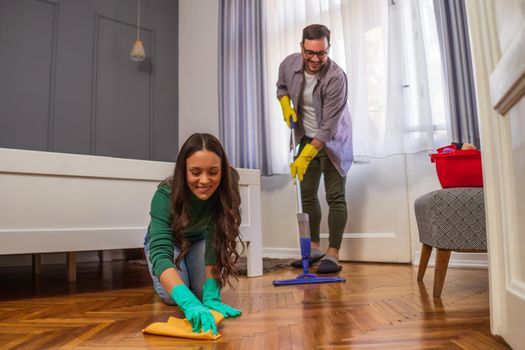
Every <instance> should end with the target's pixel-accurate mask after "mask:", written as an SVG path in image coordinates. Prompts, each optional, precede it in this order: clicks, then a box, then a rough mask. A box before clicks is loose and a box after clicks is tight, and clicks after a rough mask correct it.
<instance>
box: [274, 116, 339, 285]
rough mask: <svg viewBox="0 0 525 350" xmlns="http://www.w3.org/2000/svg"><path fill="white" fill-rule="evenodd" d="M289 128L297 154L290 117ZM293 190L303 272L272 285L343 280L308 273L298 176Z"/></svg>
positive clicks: (307, 242) (307, 240) (307, 239)
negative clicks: (295, 200) (295, 196)
mask: <svg viewBox="0 0 525 350" xmlns="http://www.w3.org/2000/svg"><path fill="white" fill-rule="evenodd" d="M290 128H291V130H292V144H293V150H294V151H293V156H294V158H295V157H296V156H297V148H296V145H295V133H294V122H293V120H292V119H291V118H290ZM294 182H295V191H296V194H297V223H298V224H299V239H300V245H301V260H302V263H303V273H302V274H300V275H298V276H297V277H296V278H292V279H287V280H274V281H273V285H274V286H287V285H292V284H313V283H329V282H345V279H344V278H343V277H340V276H335V277H319V276H317V275H316V274H313V273H308V258H309V257H310V253H311V245H310V221H309V218H308V214H307V213H303V202H302V198H301V182H300V181H299V177H296V178H295V180H294Z"/></svg>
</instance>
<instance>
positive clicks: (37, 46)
mask: <svg viewBox="0 0 525 350" xmlns="http://www.w3.org/2000/svg"><path fill="white" fill-rule="evenodd" d="M55 17H56V5H54V4H52V3H46V2H41V1H34V0H33V1H30V0H21V1H17V2H16V3H15V2H14V1H2V2H0V57H2V64H1V67H2V68H0V82H1V83H0V147H12V148H22V149H34V150H47V147H48V145H47V143H48V132H49V129H50V128H52V117H53V115H52V113H53V103H54V101H53V98H52V97H53V95H52V92H53V89H54V86H53V85H54V59H55V55H54V54H55V50H54V47H55V46H54V38H55V37H56V32H55V28H56V27H55V26H54V23H55V20H56V19H55Z"/></svg>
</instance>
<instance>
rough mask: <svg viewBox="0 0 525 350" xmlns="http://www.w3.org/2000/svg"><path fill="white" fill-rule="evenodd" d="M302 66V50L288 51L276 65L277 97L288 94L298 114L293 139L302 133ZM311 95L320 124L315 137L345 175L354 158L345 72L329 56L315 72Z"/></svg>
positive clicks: (299, 136)
mask: <svg viewBox="0 0 525 350" xmlns="http://www.w3.org/2000/svg"><path fill="white" fill-rule="evenodd" d="M303 69H304V66H303V56H302V54H301V53H294V54H291V55H290V56H288V57H286V58H285V59H284V61H283V62H282V63H281V65H280V66H279V80H278V81H277V98H278V99H280V98H281V97H282V96H284V95H288V96H289V97H290V100H291V101H292V102H293V106H294V108H295V109H296V112H297V115H298V123H297V125H296V128H295V137H296V140H301V138H302V137H303V136H304V128H303V125H302V123H301V111H300V110H297V108H298V106H300V104H299V102H300V98H301V95H302V90H303V84H304V71H303ZM313 99H314V109H315V116H316V119H317V122H318V128H319V131H318V132H317V134H316V135H315V136H314V138H316V139H318V140H319V141H321V142H323V143H324V147H325V150H326V153H327V155H328V157H329V158H330V160H331V161H332V163H333V164H334V166H335V167H336V168H337V170H338V171H339V173H340V174H341V176H346V173H348V170H350V166H351V165H352V161H353V160H354V154H353V147H352V120H351V118H350V110H349V108H348V104H347V99H348V87H347V79H346V74H345V72H344V71H343V70H342V69H341V68H340V67H339V66H338V65H337V64H336V63H335V62H334V61H332V60H330V58H328V62H326V64H325V65H324V66H323V68H322V69H321V71H320V72H319V74H318V75H317V85H316V86H315V88H314V91H313Z"/></svg>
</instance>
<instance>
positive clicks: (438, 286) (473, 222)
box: [414, 187, 487, 297]
mask: <svg viewBox="0 0 525 350" xmlns="http://www.w3.org/2000/svg"><path fill="white" fill-rule="evenodd" d="M414 209H415V212H416V221H417V226H418V229H419V240H420V242H421V243H423V246H422V249H421V260H420V263H419V270H418V274H417V280H418V281H421V280H423V276H424V275H425V271H426V268H427V265H428V260H429V258H430V254H431V253H432V248H436V249H437V254H436V268H435V273H434V296H435V297H439V296H441V290H442V289H443V283H444V282H445V275H446V273H447V268H448V262H449V259H450V252H451V251H458V252H478V253H479V252H486V251H487V234H486V228H485V200H484V196H483V188H481V187H454V188H447V189H443V190H437V191H433V192H430V193H427V194H425V195H422V196H421V197H419V198H417V199H416V201H415V202H414Z"/></svg>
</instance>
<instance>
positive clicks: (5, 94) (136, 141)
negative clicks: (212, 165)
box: [0, 0, 178, 161]
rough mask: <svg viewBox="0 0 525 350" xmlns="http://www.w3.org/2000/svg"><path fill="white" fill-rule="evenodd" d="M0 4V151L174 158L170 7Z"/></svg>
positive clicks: (174, 7)
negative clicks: (136, 57) (141, 52)
mask: <svg viewBox="0 0 525 350" xmlns="http://www.w3.org/2000/svg"><path fill="white" fill-rule="evenodd" d="M136 19H137V2H136V1H131V0H103V1H101V0H67V1H65V0H63V1H59V0H57V1H51V0H49V1H48V0H16V1H15V0H0V39H1V42H2V43H3V44H2V45H0V55H1V56H0V57H2V63H3V64H2V65H0V147H8V148H25V149H34V150H48V151H56V152H66V153H82V154H96V155H104V156H113V157H124V158H136V159H152V160H164V161H173V160H174V159H175V157H176V154H177V146H178V137H177V135H178V116H177V113H178V100H177V95H178V83H177V79H178V72H177V67H178V1H176V0H155V1H151V0H142V1H141V39H142V40H143V42H144V46H145V49H146V54H147V60H146V61H145V62H141V63H137V62H133V61H131V60H130V59H129V52H130V50H131V46H132V44H133V41H134V40H135V36H136Z"/></svg>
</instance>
